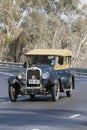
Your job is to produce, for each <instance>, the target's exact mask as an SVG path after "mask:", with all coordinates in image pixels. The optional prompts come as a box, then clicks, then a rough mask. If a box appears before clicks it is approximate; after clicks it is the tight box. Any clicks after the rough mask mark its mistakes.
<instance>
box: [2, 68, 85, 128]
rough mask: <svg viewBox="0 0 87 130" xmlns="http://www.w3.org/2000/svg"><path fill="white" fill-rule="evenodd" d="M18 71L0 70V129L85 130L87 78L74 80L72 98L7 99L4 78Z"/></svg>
mask: <svg viewBox="0 0 87 130" xmlns="http://www.w3.org/2000/svg"><path fill="white" fill-rule="evenodd" d="M21 70H22V69H20V70H19V69H17V68H16V69H15V68H13V69H12V68H0V130H87V77H76V78H75V86H76V88H75V90H74V91H73V96H72V97H70V98H68V97H66V95H65V94H64V93H63V94H61V95H60V99H59V100H58V101H57V102H52V101H51V97H50V96H47V97H44V96H37V97H36V98H35V99H34V100H31V99H30V98H29V96H24V97H18V100H17V102H16V103H11V102H10V100H9V98H8V87H7V86H8V84H7V79H8V77H9V75H13V74H17V72H20V71H21Z"/></svg>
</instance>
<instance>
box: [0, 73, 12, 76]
mask: <svg viewBox="0 0 87 130" xmlns="http://www.w3.org/2000/svg"><path fill="white" fill-rule="evenodd" d="M0 74H4V75H8V76H14V75H13V74H9V73H4V72H0Z"/></svg>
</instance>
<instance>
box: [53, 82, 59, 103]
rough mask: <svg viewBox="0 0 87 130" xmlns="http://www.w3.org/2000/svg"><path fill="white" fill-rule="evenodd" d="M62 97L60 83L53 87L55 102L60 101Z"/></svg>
mask: <svg viewBox="0 0 87 130" xmlns="http://www.w3.org/2000/svg"><path fill="white" fill-rule="evenodd" d="M59 95H60V84H59V81H58V82H57V84H55V85H54V86H53V87H52V100H53V101H54V102H55V101H57V100H58V99H59Z"/></svg>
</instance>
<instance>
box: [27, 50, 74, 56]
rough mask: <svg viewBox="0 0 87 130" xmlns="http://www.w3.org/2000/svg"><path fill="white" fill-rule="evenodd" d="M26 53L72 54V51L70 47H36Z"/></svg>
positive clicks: (31, 54)
mask: <svg viewBox="0 0 87 130" xmlns="http://www.w3.org/2000/svg"><path fill="white" fill-rule="evenodd" d="M25 55H26V56H33V55H49V56H55V55H56V56H72V52H71V51H70V50H68V49H35V50H30V51H28V52H27V53H25Z"/></svg>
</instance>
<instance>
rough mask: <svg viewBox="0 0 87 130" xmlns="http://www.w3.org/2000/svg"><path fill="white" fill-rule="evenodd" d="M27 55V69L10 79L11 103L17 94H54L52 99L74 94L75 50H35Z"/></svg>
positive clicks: (32, 95)
mask: <svg viewBox="0 0 87 130" xmlns="http://www.w3.org/2000/svg"><path fill="white" fill-rule="evenodd" d="M24 55H25V56H26V62H25V64H24V66H25V67H26V72H25V73H24V72H21V73H19V74H18V75H17V76H11V77H9V79H8V84H9V86H8V94H9V98H10V100H11V101H12V102H15V101H16V100H17V97H18V95H29V96H30V97H31V98H34V97H35V95H45V96H46V95H47V94H51V98H52V101H57V100H58V99H59V96H60V93H61V92H65V93H66V95H67V97H70V96H71V95H72V90H73V89H74V88H75V86H74V75H73V74H72V73H71V69H70V63H71V58H72V52H71V51H69V50H67V49H36V50H31V51H28V52H27V53H25V54H24Z"/></svg>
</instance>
